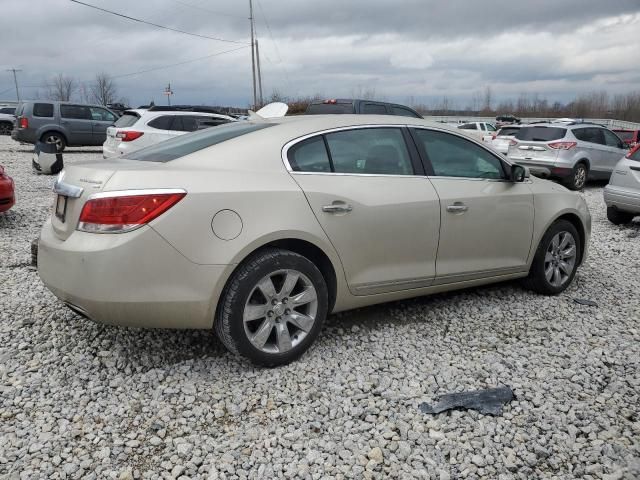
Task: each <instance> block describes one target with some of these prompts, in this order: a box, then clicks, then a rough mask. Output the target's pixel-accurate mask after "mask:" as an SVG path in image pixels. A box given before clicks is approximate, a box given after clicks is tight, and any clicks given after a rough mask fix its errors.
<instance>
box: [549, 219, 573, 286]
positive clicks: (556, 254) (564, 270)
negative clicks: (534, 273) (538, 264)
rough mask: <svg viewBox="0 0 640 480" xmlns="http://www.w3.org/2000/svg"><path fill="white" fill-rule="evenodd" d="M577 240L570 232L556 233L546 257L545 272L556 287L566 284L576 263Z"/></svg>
mask: <svg viewBox="0 0 640 480" xmlns="http://www.w3.org/2000/svg"><path fill="white" fill-rule="evenodd" d="M576 252H577V249H576V240H575V238H574V237H573V235H572V234H571V233H569V232H559V233H557V234H556V235H554V237H553V239H552V240H551V243H549V247H548V248H547V252H546V254H545V257H544V274H545V277H546V279H547V281H548V282H549V283H550V284H551V285H553V286H554V287H559V286H561V285H564V284H565V283H566V282H567V281H568V280H569V278H571V274H572V273H573V269H574V268H575V264H576Z"/></svg>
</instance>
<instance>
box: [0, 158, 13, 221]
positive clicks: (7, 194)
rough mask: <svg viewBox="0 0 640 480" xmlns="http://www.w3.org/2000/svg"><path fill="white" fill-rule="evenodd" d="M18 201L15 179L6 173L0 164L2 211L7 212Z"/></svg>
mask: <svg viewBox="0 0 640 480" xmlns="http://www.w3.org/2000/svg"><path fill="white" fill-rule="evenodd" d="M14 203H16V196H15V192H14V185H13V179H12V178H11V177H10V176H9V175H7V174H5V173H4V167H3V166H1V165H0V213H2V212H6V211H7V210H9V209H10V208H11V207H13V205H14Z"/></svg>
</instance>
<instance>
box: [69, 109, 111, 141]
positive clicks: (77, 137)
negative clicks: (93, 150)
mask: <svg viewBox="0 0 640 480" xmlns="http://www.w3.org/2000/svg"><path fill="white" fill-rule="evenodd" d="M60 123H61V124H62V126H63V127H64V129H65V130H66V131H67V132H68V133H67V143H68V144H69V145H93V119H92V118H91V111H90V110H89V107H87V106H86V105H68V104H60ZM103 141H104V140H103Z"/></svg>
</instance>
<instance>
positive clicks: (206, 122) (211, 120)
mask: <svg viewBox="0 0 640 480" xmlns="http://www.w3.org/2000/svg"><path fill="white" fill-rule="evenodd" d="M193 118H194V119H195V121H196V123H197V124H198V130H203V129H205V128H211V127H217V126H218V125H224V124H225V123H229V122H230V120H227V119H226V118H219V117H200V116H198V117H193Z"/></svg>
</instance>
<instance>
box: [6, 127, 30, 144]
mask: <svg viewBox="0 0 640 480" xmlns="http://www.w3.org/2000/svg"><path fill="white" fill-rule="evenodd" d="M11 138H13V139H14V140H17V141H18V142H25V143H36V134H35V132H34V131H32V130H29V129H19V128H14V129H13V130H11Z"/></svg>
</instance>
